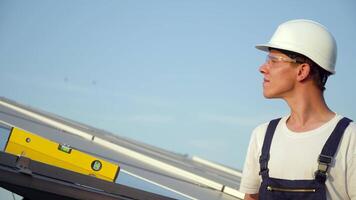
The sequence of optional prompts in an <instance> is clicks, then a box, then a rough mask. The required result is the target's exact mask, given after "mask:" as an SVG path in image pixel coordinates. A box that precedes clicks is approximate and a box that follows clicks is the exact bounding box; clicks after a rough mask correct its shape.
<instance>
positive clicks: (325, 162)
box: [315, 117, 352, 183]
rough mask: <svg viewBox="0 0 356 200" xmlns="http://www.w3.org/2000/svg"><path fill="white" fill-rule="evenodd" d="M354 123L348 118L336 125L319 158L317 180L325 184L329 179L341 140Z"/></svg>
mask: <svg viewBox="0 0 356 200" xmlns="http://www.w3.org/2000/svg"><path fill="white" fill-rule="evenodd" d="M350 122H352V120H351V119H348V118H346V117H344V118H342V119H341V120H340V121H339V122H338V123H337V125H336V127H335V129H334V130H333V132H332V133H331V135H330V136H329V138H328V140H327V141H326V143H325V144H324V147H323V149H322V150H321V153H320V155H319V158H318V162H319V165H318V170H317V171H316V172H315V180H317V181H319V182H322V183H324V182H325V181H326V178H327V174H326V173H327V171H328V169H329V166H330V164H331V162H332V159H333V157H334V155H335V153H336V151H337V148H338V146H339V143H340V141H341V138H342V136H343V134H344V132H345V129H346V128H347V126H348V125H349V123H350Z"/></svg>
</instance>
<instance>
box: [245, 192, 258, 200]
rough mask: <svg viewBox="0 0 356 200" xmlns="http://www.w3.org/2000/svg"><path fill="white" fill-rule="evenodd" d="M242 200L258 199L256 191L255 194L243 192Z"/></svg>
mask: <svg viewBox="0 0 356 200" xmlns="http://www.w3.org/2000/svg"><path fill="white" fill-rule="evenodd" d="M244 200H258V193H257V194H245V198H244Z"/></svg>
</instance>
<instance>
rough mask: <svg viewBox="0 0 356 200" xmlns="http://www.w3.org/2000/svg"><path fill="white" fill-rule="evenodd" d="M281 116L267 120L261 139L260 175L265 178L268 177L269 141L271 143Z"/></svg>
mask: <svg viewBox="0 0 356 200" xmlns="http://www.w3.org/2000/svg"><path fill="white" fill-rule="evenodd" d="M280 120H281V118H278V119H274V120H272V121H270V122H269V124H268V127H267V131H266V135H265V138H264V141H263V146H262V152H261V156H260V160H259V161H260V175H261V176H262V179H265V178H267V177H268V160H269V150H270V148H271V143H272V138H273V134H274V131H275V130H276V127H277V125H278V123H279V121H280Z"/></svg>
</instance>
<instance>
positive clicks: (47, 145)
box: [5, 127, 120, 182]
mask: <svg viewBox="0 0 356 200" xmlns="http://www.w3.org/2000/svg"><path fill="white" fill-rule="evenodd" d="M5 152H7V153H10V154H13V155H17V156H24V157H28V158H30V159H32V160H35V161H39V162H42V163H46V164H49V165H53V166H56V167H60V168H64V169H67V170H70V171H74V172H77V173H81V174H86V175H90V176H94V177H96V178H99V179H103V180H106V181H111V182H115V179H116V177H117V175H118V173H119V170H120V167H119V165H118V164H114V163H112V162H109V161H106V160H103V159H100V158H97V157H94V156H92V155H90V154H87V153H84V152H81V151H79V150H77V149H73V148H71V147H70V146H68V145H63V144H59V143H56V142H54V141H51V140H48V139H46V138H43V137H41V136H38V135H36V134H33V133H30V132H27V131H24V130H22V129H19V128H16V127H13V128H12V130H11V132H10V136H9V139H8V142H7V144H6V146H5Z"/></svg>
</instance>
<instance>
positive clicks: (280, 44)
mask: <svg viewBox="0 0 356 200" xmlns="http://www.w3.org/2000/svg"><path fill="white" fill-rule="evenodd" d="M270 47H271V48H277V49H283V50H288V51H293V52H296V53H300V54H302V55H304V56H306V57H308V58H310V59H311V60H313V61H314V62H315V63H316V64H318V65H319V66H320V67H322V68H323V69H325V70H326V71H328V72H331V73H332V74H334V73H335V63H336V54H337V47H336V41H335V39H334V37H333V36H332V35H331V33H330V32H329V31H328V30H327V29H326V28H325V27H324V26H323V25H321V24H319V23H317V22H314V21H311V20H305V19H297V20H291V21H287V22H285V23H283V24H281V25H279V26H278V28H277V30H276V31H275V32H274V34H273V36H272V38H271V40H270V41H269V42H268V43H267V44H261V45H256V48H257V49H260V50H262V51H269V48H270Z"/></svg>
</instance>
